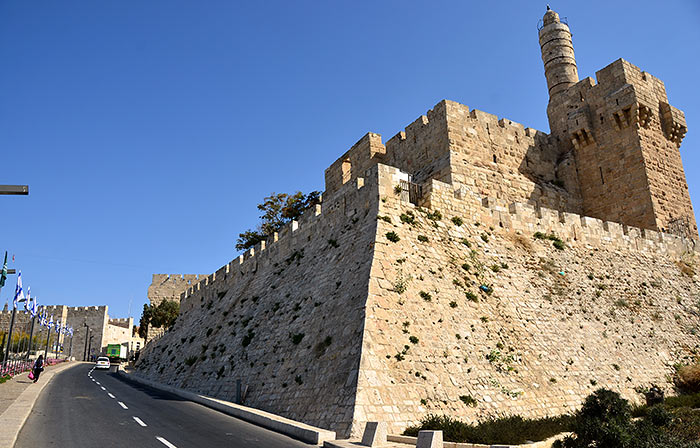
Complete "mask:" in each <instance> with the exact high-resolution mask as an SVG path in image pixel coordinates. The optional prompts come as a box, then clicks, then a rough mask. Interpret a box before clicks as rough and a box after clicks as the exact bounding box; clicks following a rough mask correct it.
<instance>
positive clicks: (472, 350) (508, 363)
mask: <svg viewBox="0 0 700 448" xmlns="http://www.w3.org/2000/svg"><path fill="white" fill-rule="evenodd" d="M380 173H386V174H387V176H389V175H391V176H395V175H396V172H395V171H393V169H390V168H388V167H386V169H380ZM391 183H392V182H385V184H387V185H386V187H385V188H384V190H383V195H384V197H385V198H386V199H387V200H386V201H380V202H379V215H380V216H381V217H382V218H381V219H380V220H379V224H378V228H377V236H376V244H375V252H374V259H373V263H372V271H371V279H370V288H369V296H368V299H367V305H366V319H365V333H364V338H363V347H362V359H361V362H360V376H359V380H358V392H357V401H356V408H355V416H354V421H355V424H354V425H353V428H354V429H355V428H357V429H359V430H361V428H362V424H361V423H362V422H365V421H388V422H389V423H390V428H391V430H392V431H400V430H402V429H403V428H405V427H406V426H407V425H409V424H414V423H415V422H417V421H418V420H419V419H420V418H422V417H423V416H425V415H426V414H428V413H435V414H448V415H451V416H454V417H458V418H461V419H464V420H467V421H475V420H477V419H479V418H484V417H486V416H489V415H491V416H497V415H509V414H518V415H523V416H529V417H537V416H543V415H557V414H561V413H566V412H571V411H573V410H574V409H576V407H577V406H579V405H580V403H581V401H582V400H583V398H584V397H585V396H587V395H588V394H590V393H591V392H592V391H593V390H595V389H596V388H598V387H608V388H611V389H613V390H617V391H620V392H621V393H622V394H623V396H625V397H627V398H630V399H632V400H634V401H638V399H639V395H638V394H636V393H635V392H634V388H635V387H637V386H649V385H650V384H651V383H656V384H659V385H661V386H662V387H664V388H666V390H671V385H670V383H669V381H668V379H669V378H670V375H671V374H672V372H673V364H674V363H677V362H682V361H686V362H687V361H689V360H690V359H691V358H692V357H693V356H695V353H697V350H698V348H700V337H699V336H698V333H697V331H698V330H699V328H698V320H697V313H698V308H697V296H698V293H699V292H700V290H699V288H698V286H697V280H698V278H697V276H695V275H693V276H689V275H687V274H684V273H683V270H682V269H681V265H680V264H679V263H681V260H686V261H687V260H692V259H697V257H698V254H697V252H695V251H694V250H693V248H694V246H695V242H694V241H692V240H683V239H681V238H679V237H676V236H674V235H667V234H659V233H657V232H653V231H640V229H635V228H632V227H626V226H622V225H620V224H615V223H609V222H608V223H605V222H602V221H600V220H597V219H593V218H587V217H581V216H579V215H573V214H569V213H559V212H557V211H553V210H548V209H540V210H535V209H534V208H533V207H531V206H529V205H526V204H512V206H511V207H510V209H506V208H502V207H498V206H496V207H493V206H489V200H488V198H478V197H477V196H476V195H467V196H464V197H463V198H462V199H459V198H456V197H455V190H454V189H453V188H452V186H450V185H448V184H444V183H440V182H435V181H434V182H433V183H434V185H433V188H432V190H431V193H430V195H431V197H430V198H429V202H430V203H431V204H433V206H434V207H433V208H432V209H418V208H416V207H415V206H414V205H413V204H411V203H409V202H406V201H401V200H400V198H399V197H396V196H394V195H392V194H391V193H390V192H391V190H392V186H391ZM458 191H459V190H458ZM438 204H439V205H438ZM436 210H439V211H441V215H442V217H441V219H431V218H430V216H432V217H433V218H435V215H432V214H433V213H434V212H435V211H436ZM429 213H431V215H429ZM401 215H403V216H404V219H403V220H402V219H401ZM452 218H459V219H461V220H462V221H461V223H460V221H459V220H455V221H456V223H455V221H453V220H452ZM406 221H413V223H408V222H406ZM538 231H539V232H542V233H549V234H551V233H554V234H556V235H557V236H558V237H559V238H561V239H562V240H563V241H564V242H565V244H566V247H565V248H564V249H563V250H559V249H556V248H555V247H553V245H552V241H551V240H539V239H536V238H534V234H535V232H538ZM388 232H394V233H395V234H396V235H398V237H399V238H400V240H399V241H398V242H392V241H390V240H389V239H388V238H387V233H388ZM691 263H692V262H691ZM481 286H484V287H485V288H486V289H487V290H488V291H490V292H489V293H487V292H484V291H482V289H481V288H480V287H481ZM562 335H566V337H562ZM471 399H473V400H475V401H474V402H473V405H470V403H472V402H471ZM465 401H466V402H465Z"/></svg>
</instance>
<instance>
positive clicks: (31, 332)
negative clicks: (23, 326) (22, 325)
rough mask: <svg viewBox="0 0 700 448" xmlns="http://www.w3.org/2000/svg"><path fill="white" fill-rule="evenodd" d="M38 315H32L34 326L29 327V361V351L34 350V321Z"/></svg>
mask: <svg viewBox="0 0 700 448" xmlns="http://www.w3.org/2000/svg"><path fill="white" fill-rule="evenodd" d="M35 320H36V316H32V326H31V327H29V348H28V349H27V361H29V353H30V352H31V351H32V336H34V321H35Z"/></svg>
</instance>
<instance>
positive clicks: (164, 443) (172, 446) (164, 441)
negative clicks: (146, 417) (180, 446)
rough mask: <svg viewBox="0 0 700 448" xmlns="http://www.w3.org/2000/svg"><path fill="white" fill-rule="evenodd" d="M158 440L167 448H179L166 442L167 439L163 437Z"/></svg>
mask: <svg viewBox="0 0 700 448" xmlns="http://www.w3.org/2000/svg"><path fill="white" fill-rule="evenodd" d="M156 439H157V440H158V441H159V442H160V443H162V444H163V445H165V446H167V447H168V448H177V447H176V446H175V445H173V444H172V443H170V442H168V441H167V440H165V439H164V438H162V437H156Z"/></svg>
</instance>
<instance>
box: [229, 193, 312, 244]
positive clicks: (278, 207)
mask: <svg viewBox="0 0 700 448" xmlns="http://www.w3.org/2000/svg"><path fill="white" fill-rule="evenodd" d="M320 197H321V193H319V192H318V191H312V192H311V193H309V194H306V195H305V194H304V193H302V192H301V191H297V192H296V193H294V194H292V195H289V194H286V193H279V194H275V193H272V194H271V195H270V196H268V197H266V198H265V200H264V201H263V203H262V204H258V210H260V211H261V212H263V213H262V215H260V220H261V222H260V224H258V227H257V228H256V229H255V230H253V229H249V230H246V231H245V232H243V233H240V234H239V235H238V241H237V242H236V250H246V249H249V248H251V247H253V246H255V245H256V244H258V243H259V242H261V241H264V240H265V239H267V238H269V237H270V236H272V235H273V234H274V233H275V232H278V231H279V230H280V229H281V228H282V227H283V226H284V225H285V224H287V223H289V222H291V221H293V220H295V219H298V218H299V217H300V216H301V215H302V214H303V213H304V212H305V211H306V210H308V209H309V208H311V207H313V206H314V205H316V204H318V203H319V202H320Z"/></svg>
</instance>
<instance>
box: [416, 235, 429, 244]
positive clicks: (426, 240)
mask: <svg viewBox="0 0 700 448" xmlns="http://www.w3.org/2000/svg"><path fill="white" fill-rule="evenodd" d="M418 241H420V242H421V243H427V242H428V237H427V236H425V235H418Z"/></svg>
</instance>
